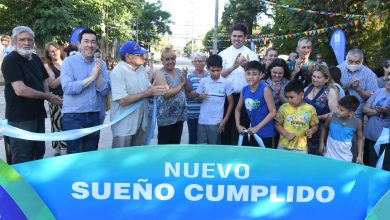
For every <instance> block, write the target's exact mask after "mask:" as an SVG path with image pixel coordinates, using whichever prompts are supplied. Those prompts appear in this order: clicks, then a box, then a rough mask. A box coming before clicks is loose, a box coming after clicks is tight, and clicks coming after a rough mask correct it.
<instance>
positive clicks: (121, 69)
mask: <svg viewBox="0 0 390 220" xmlns="http://www.w3.org/2000/svg"><path fill="white" fill-rule="evenodd" d="M110 84H111V105H110V106H111V107H110V113H111V115H110V118H111V120H112V119H115V118H117V117H118V116H119V115H120V114H122V113H123V112H125V111H127V110H128V109H129V108H131V107H132V106H133V105H134V104H130V105H126V106H120V105H119V100H120V99H122V98H124V97H126V96H128V95H133V94H137V93H140V92H144V91H145V90H147V89H148V87H149V86H150V83H149V80H148V78H147V71H146V69H145V68H144V67H143V66H140V67H139V68H137V69H136V70H135V69H134V68H133V67H131V66H130V65H129V64H127V63H126V62H123V61H121V62H119V63H118V65H116V66H115V67H114V69H113V70H112V71H111V73H110ZM147 113H148V112H147V99H145V100H144V103H143V105H141V106H140V107H139V108H138V109H136V110H135V111H134V112H133V113H131V114H130V115H128V116H126V117H125V118H124V119H122V120H121V121H119V122H118V123H116V124H113V125H111V131H112V135H113V136H128V135H134V134H136V132H137V130H138V129H139V128H142V130H144V131H145V129H146V126H147V117H148V115H147Z"/></svg>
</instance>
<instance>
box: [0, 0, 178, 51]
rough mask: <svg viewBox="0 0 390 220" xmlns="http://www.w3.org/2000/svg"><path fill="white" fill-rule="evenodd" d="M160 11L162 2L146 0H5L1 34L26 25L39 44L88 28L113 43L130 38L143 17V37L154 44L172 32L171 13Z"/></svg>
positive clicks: (0, 17) (0, 10) (61, 40)
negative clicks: (144, 34)
mask: <svg viewBox="0 0 390 220" xmlns="http://www.w3.org/2000/svg"><path fill="white" fill-rule="evenodd" d="M144 5H145V7H144ZM160 8H161V2H158V3H156V4H149V3H146V4H145V1H144V0H104V1H102V0H41V1H34V0H2V1H1V3H0V20H1V21H2V22H0V33H4V34H11V30H12V28H13V27H15V26H17V25H26V26H29V27H31V28H32V29H33V30H34V32H35V34H36V42H37V43H38V44H43V43H47V42H49V41H56V42H59V43H64V42H67V41H68V39H69V34H70V33H71V31H72V29H73V28H74V27H77V26H85V27H89V28H91V29H93V30H95V31H96V32H97V33H98V35H104V36H106V40H107V41H108V43H110V44H112V43H113V41H114V38H115V37H118V38H119V40H120V41H124V40H128V39H130V38H131V37H132V34H133V30H132V28H134V27H135V26H134V25H133V24H135V23H136V20H137V19H136V18H140V22H139V23H140V30H141V37H142V38H144V37H145V40H147V41H151V40H157V39H158V37H156V36H158V34H163V33H171V32H170V29H169V27H168V25H169V24H170V23H171V21H170V20H169V18H170V14H169V13H167V12H164V11H161V10H160ZM143 9H144V10H145V11H144V12H142V10H143ZM142 32H145V33H146V32H147V33H149V34H151V36H147V37H146V36H143V35H142ZM142 38H140V39H142Z"/></svg>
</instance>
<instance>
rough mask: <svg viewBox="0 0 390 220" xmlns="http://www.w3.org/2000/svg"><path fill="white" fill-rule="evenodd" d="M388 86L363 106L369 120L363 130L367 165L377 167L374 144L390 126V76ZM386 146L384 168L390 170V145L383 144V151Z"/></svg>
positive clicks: (364, 155) (387, 79)
mask: <svg viewBox="0 0 390 220" xmlns="http://www.w3.org/2000/svg"><path fill="white" fill-rule="evenodd" d="M385 82H386V86H385V88H380V89H378V90H376V91H375V93H374V94H373V95H372V96H371V97H370V98H369V99H368V101H367V103H366V104H365V105H364V107H363V112H364V113H365V114H366V115H367V116H368V121H367V124H366V126H365V127H364V130H363V135H364V137H365V141H364V142H365V143H364V154H363V162H364V164H365V165H367V166H372V167H375V165H376V163H377V161H378V155H377V154H376V152H375V149H374V145H375V142H376V141H377V140H378V138H379V136H380V134H381V132H382V129H383V128H390V76H386V77H385ZM384 148H386V151H385V152H386V154H385V160H384V164H383V169H384V170H388V171H390V145H389V144H386V145H381V151H380V153H382V152H383V150H384Z"/></svg>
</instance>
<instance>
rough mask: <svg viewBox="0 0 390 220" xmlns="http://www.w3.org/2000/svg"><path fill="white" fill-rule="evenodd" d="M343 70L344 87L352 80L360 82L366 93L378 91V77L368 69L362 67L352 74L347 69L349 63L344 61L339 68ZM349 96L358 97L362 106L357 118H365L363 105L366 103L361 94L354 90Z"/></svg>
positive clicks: (350, 91)
mask: <svg viewBox="0 0 390 220" xmlns="http://www.w3.org/2000/svg"><path fill="white" fill-rule="evenodd" d="M337 67H338V68H340V70H341V79H340V82H341V84H343V85H344V86H345V85H346V84H347V83H348V82H349V81H351V80H352V79H358V80H359V86H360V87H361V88H363V89H364V90H366V91H370V92H372V93H374V92H375V91H376V90H377V89H378V83H377V80H376V75H375V73H374V72H372V71H371V70H370V69H369V68H368V67H366V66H363V65H362V66H361V67H360V68H359V69H358V70H357V71H356V72H351V71H349V70H348V68H347V63H346V62H345V61H344V62H343V63H342V64H340V65H339V66H337ZM349 94H350V95H353V96H356V98H358V99H359V102H360V105H359V107H358V108H357V110H356V112H355V114H356V117H358V118H360V119H361V118H362V116H363V111H362V109H363V105H364V104H365V103H366V102H365V101H364V99H363V98H362V97H361V96H360V95H359V93H358V92H357V91H356V90H354V89H353V88H350V89H349Z"/></svg>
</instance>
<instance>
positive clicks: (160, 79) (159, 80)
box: [156, 71, 185, 99]
mask: <svg viewBox="0 0 390 220" xmlns="http://www.w3.org/2000/svg"><path fill="white" fill-rule="evenodd" d="M156 85H161V86H164V87H165V88H166V89H167V90H166V93H165V94H164V98H166V99H169V98H171V97H172V96H174V95H176V93H178V92H180V91H181V90H182V89H183V87H184V85H185V81H181V82H180V83H179V84H178V85H177V86H175V87H173V88H169V86H168V83H167V80H166V79H165V76H164V73H162V72H161V71H158V72H157V73H156Z"/></svg>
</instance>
